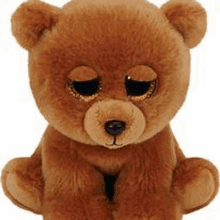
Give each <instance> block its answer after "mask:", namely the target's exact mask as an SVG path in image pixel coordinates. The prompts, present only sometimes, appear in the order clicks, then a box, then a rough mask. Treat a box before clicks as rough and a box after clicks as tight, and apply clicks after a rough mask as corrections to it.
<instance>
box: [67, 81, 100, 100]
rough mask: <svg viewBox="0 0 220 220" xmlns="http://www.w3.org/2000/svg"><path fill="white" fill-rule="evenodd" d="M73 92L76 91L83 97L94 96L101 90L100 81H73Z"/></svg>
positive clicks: (71, 84)
mask: <svg viewBox="0 0 220 220" xmlns="http://www.w3.org/2000/svg"><path fill="white" fill-rule="evenodd" d="M69 86H70V88H71V89H72V90H75V91H76V92H77V93H78V94H80V95H82V96H92V95H94V94H96V93H98V92H99V90H100V79H99V78H96V79H93V80H88V81H72V82H69Z"/></svg>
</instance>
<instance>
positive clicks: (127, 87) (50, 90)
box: [1, 0, 219, 220]
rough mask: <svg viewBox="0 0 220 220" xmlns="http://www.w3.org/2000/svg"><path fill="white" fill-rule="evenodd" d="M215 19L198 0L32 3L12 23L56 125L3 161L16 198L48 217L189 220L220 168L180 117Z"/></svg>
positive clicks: (213, 189)
mask: <svg viewBox="0 0 220 220" xmlns="http://www.w3.org/2000/svg"><path fill="white" fill-rule="evenodd" d="M206 27H207V20H206V11H205V9H204V8H203V7H202V5H201V4H200V3H198V2H196V1H193V0H170V1H168V2H167V3H165V4H164V5H162V7H160V8H158V7H156V6H155V5H153V4H152V3H150V2H147V1H144V0H105V1H103V0H93V1H92V0H74V1H70V2H68V3H67V4H65V5H64V6H63V7H62V8H58V7H55V6H52V5H50V4H47V3H45V2H42V1H39V0H29V1H27V2H24V3H22V4H21V5H20V6H19V7H18V8H17V10H16V11H15V12H14V14H13V15H12V33H13V35H14V37H15V38H16V40H17V42H18V43H19V44H20V45H21V47H23V48H24V49H26V50H27V51H28V65H29V71H28V74H29V79H30V87H31V90H32V93H33V96H34V99H35V101H36V104H37V107H38V108H39V111H40V112H41V113H42V115H43V116H44V117H45V119H46V120H47V122H48V126H47V128H46V131H45V133H44V134H43V137H42V139H41V140H40V143H39V145H38V147H37V148H36V150H35V152H34V153H33V154H32V155H31V156H30V157H28V158H25V157H24V158H16V159H13V160H11V161H9V162H8V164H6V166H5V167H4V169H3V171H2V175H1V182H2V187H3V190H4V192H5V194H6V196H7V197H8V198H9V199H10V200H11V201H12V202H13V203H14V204H15V205H17V206H18V207H20V208H23V209H25V210H28V211H31V212H33V213H36V214H42V215H43V218H44V220H97V219H98V220H107V219H112V220H113V219H114V220H181V219H182V218H183V215H184V214H187V213H191V212H193V211H196V210H199V209H201V208H203V207H205V206H207V205H208V204H209V203H210V202H211V201H212V200H213V199H214V197H215V196H216V195H217V192H218V188H219V176H218V170H217V168H216V167H215V166H214V165H213V164H212V163H211V162H209V161H208V160H206V159H202V158H187V157H186V156H185V155H184V154H183V152H182V150H181V149H180V147H179V145H178V142H177V140H176V139H175V137H174V134H173V133H172V129H171V126H170V121H171V119H172V118H173V117H174V116H175V115H176V113H177V112H178V110H179V109H180V107H181V106H182V105H183V103H184V101H185V99H186V95H187V90H188V86H189V81H190V80H189V77H190V60H191V59H190V49H191V48H194V47H195V46H197V45H198V44H199V43H200V42H201V41H202V39H203V37H204V36H205V33H206Z"/></svg>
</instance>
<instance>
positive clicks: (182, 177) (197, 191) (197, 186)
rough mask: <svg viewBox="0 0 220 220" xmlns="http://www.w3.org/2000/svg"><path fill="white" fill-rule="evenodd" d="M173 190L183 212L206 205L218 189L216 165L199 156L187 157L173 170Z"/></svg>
mask: <svg viewBox="0 0 220 220" xmlns="http://www.w3.org/2000/svg"><path fill="white" fill-rule="evenodd" d="M173 186H174V191H175V192H176V194H177V195H178V196H179V198H180V200H181V203H182V208H183V212H184V213H185V214H187V213H190V212H193V211H196V210H198V209H200V208H203V207H205V206H206V205H208V204H209V203H210V202H211V201H212V200H213V199H214V197H215V196H216V194H217V192H218V189H219V176H218V171H217V169H216V167H215V166H214V165H213V164H212V163H211V162H209V161H207V160H205V159H201V158H188V159H186V160H184V161H182V162H181V163H180V165H179V166H178V167H177V168H176V170H175V172H174V182H173Z"/></svg>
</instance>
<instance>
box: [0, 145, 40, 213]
mask: <svg viewBox="0 0 220 220" xmlns="http://www.w3.org/2000/svg"><path fill="white" fill-rule="evenodd" d="M1 182H2V187H3V190H4V192H5V194H6V196H7V197H8V198H9V199H10V200H11V201H12V202H13V203H14V204H15V205H17V206H18V207H20V208H23V209H26V210H28V211H31V212H34V213H36V214H41V208H42V200H43V199H42V197H43V185H44V184H43V177H42V170H41V144H40V145H39V146H38V148H37V149H36V151H35V152H34V154H33V155H32V156H31V157H26V158H15V159H13V160H11V161H9V162H8V163H7V164H6V166H5V167H4V169H3V170H2V176H1Z"/></svg>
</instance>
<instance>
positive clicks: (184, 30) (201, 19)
mask: <svg viewBox="0 0 220 220" xmlns="http://www.w3.org/2000/svg"><path fill="white" fill-rule="evenodd" d="M161 10H162V11H163V12H164V13H165V15H166V17H167V18H168V20H169V22H170V23H171V24H172V25H173V27H174V28H175V29H176V30H177V31H178V32H179V33H180V34H181V35H182V36H183V39H184V41H185V43H186V45H187V46H188V47H189V48H193V47H195V46H197V45H198V44H199V43H200V42H201V41H202V39H203V37H204V36H205V33H206V29H207V16H206V11H205V9H204V8H203V7H202V6H201V5H200V4H199V3H198V2H196V1H194V0H170V1H169V2H167V3H165V4H164V5H162V7H161Z"/></svg>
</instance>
